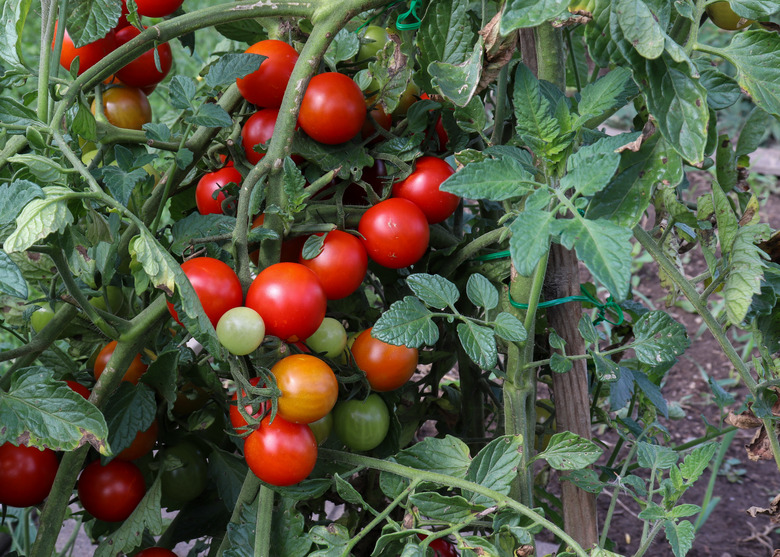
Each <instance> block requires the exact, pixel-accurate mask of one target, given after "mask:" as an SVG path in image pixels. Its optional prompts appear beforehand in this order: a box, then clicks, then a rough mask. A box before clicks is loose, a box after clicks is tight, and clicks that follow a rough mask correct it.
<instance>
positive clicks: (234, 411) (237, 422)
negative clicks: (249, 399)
mask: <svg viewBox="0 0 780 557" xmlns="http://www.w3.org/2000/svg"><path fill="white" fill-rule="evenodd" d="M259 382H260V378H259V377H252V378H251V379H250V380H249V384H250V385H252V386H254V387H257V384H258V383H259ZM241 393H242V394H243V395H244V397H246V391H241ZM232 400H233V402H236V401H238V391H236V393H235V394H234V395H233V399H232ZM265 408H266V405H265V403H263V404H261V405H260V408H259V409H258V410H257V412H255V413H254V414H253V413H252V405H251V404H247V405H246V406H245V407H244V410H246V413H247V414H249V415H250V416H252V417H253V418H257V419H258V420H259V419H260V416H262V415H263V412H264V411H265ZM228 414H229V416H230V423H231V424H233V429H235V430H236V433H238V434H241V433H244V432H245V431H247V430H248V429H249V428H247V427H246V426H247V425H248V423H247V421H246V419H245V418H244V416H243V415H242V414H241V411H240V410H239V409H238V406H236V405H235V404H231V405H230V407H229V410H228Z"/></svg>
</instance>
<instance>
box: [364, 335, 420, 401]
mask: <svg viewBox="0 0 780 557" xmlns="http://www.w3.org/2000/svg"><path fill="white" fill-rule="evenodd" d="M352 357H353V358H354V359H355V365H357V367H358V368H359V369H361V370H363V371H364V372H365V374H366V377H367V378H368V383H369V385H371V388H372V389H374V390H375V391H380V392H382V391H392V390H395V389H397V388H398V387H401V386H403V385H404V384H405V383H406V382H407V381H409V379H410V378H411V377H412V375H413V374H414V372H415V370H416V369H417V357H418V355H417V349H416V348H409V347H407V346H395V345H392V344H387V343H386V342H382V341H381V340H378V339H375V338H374V337H372V336H371V329H366V330H365V331H363V332H362V333H360V334H359V335H358V336H357V338H356V339H355V342H354V343H353V344H352Z"/></svg>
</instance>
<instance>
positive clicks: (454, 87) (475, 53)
mask: <svg viewBox="0 0 780 557" xmlns="http://www.w3.org/2000/svg"><path fill="white" fill-rule="evenodd" d="M483 50H484V42H483V40H482V37H480V38H479V39H478V40H477V41H476V43H475V44H474V48H473V50H472V51H471V56H469V57H468V58H467V59H466V60H464V61H463V62H459V63H449V62H431V63H430V64H429V65H428V73H429V74H430V75H431V85H433V86H434V87H436V88H437V89H438V90H439V91H441V94H442V95H444V96H445V97H446V98H447V99H449V100H451V101H452V102H453V103H454V104H455V106H466V105H467V104H469V102H470V101H471V99H472V97H473V96H474V93H476V91H477V86H478V85H479V79H480V77H481V75H482V52H483Z"/></svg>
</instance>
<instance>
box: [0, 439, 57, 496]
mask: <svg viewBox="0 0 780 557" xmlns="http://www.w3.org/2000/svg"><path fill="white" fill-rule="evenodd" d="M59 466H60V463H59V461H58V460H57V454H56V453H55V452H54V451H52V450H51V449H43V450H40V449H38V448H37V447H26V446H24V445H20V446H18V447H17V446H16V445H12V444H11V443H3V444H2V445H0V504H2V505H10V506H11V507H31V506H32V505H37V504H39V503H42V502H43V500H44V499H46V497H47V496H48V495H49V491H51V486H52V485H53V484H54V476H56V475H57V468H59Z"/></svg>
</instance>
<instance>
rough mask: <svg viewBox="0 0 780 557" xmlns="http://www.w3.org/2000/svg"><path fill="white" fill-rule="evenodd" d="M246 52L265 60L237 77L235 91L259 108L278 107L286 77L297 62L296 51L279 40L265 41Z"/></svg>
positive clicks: (285, 86)
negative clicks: (257, 67)
mask: <svg viewBox="0 0 780 557" xmlns="http://www.w3.org/2000/svg"><path fill="white" fill-rule="evenodd" d="M246 53H248V54H260V55H261V56H265V57H266V59H265V60H263V62H262V64H260V68H259V69H257V70H256V71H254V72H252V73H250V74H248V75H246V76H245V77H243V78H238V80H237V83H238V90H239V91H240V92H241V95H242V96H243V97H244V98H245V99H246V100H248V101H249V102H251V103H252V104H255V105H257V106H259V107H262V108H279V106H280V105H281V104H282V98H283V97H284V91H285V89H287V82H288V81H290V74H291V73H292V71H293V68H294V67H295V63H296V62H297V61H298V52H296V50H295V49H294V48H293V47H291V46H290V45H289V44H287V43H285V42H283V41H279V40H276V39H268V40H265V41H260V42H257V43H255V44H253V45H252V46H250V47H249V48H247V49H246Z"/></svg>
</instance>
